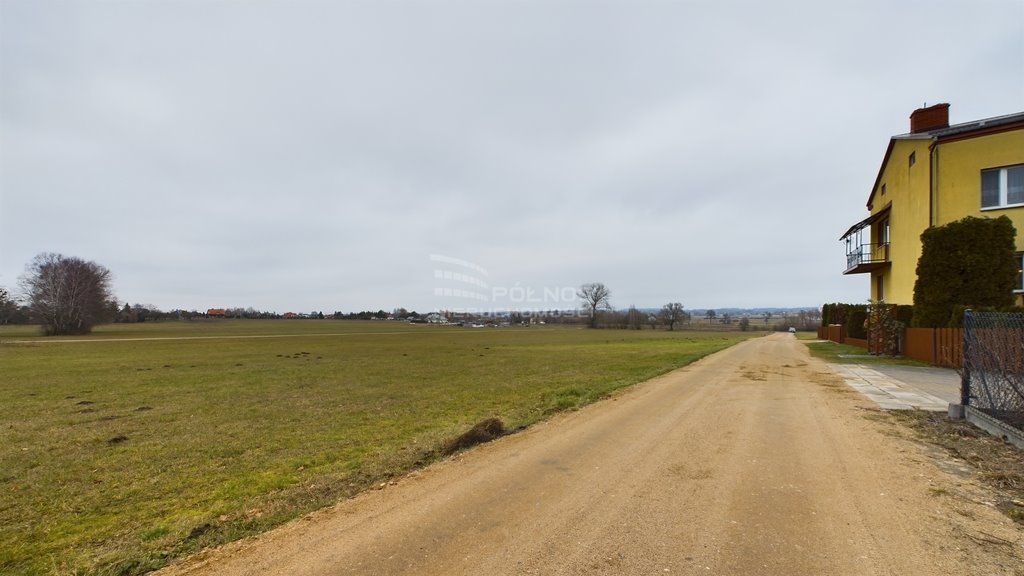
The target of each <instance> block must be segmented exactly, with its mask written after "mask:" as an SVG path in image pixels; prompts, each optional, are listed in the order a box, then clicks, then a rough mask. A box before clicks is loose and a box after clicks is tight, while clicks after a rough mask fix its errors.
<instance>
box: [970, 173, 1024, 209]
mask: <svg viewBox="0 0 1024 576" xmlns="http://www.w3.org/2000/svg"><path fill="white" fill-rule="evenodd" d="M1015 168H1016V169H1018V170H1024V164H1016V165H1013V166H1002V167H1000V168H988V169H985V170H982V171H981V178H980V179H981V182H980V183H979V195H978V197H979V201H980V202H984V197H985V191H984V189H982V186H984V181H985V174H986V173H992V172H996V173H998V174H999V199H998V204H993V205H991V206H985V205H984V204H982V206H981V209H982V210H1001V209H1003V208H1016V207H1018V206H1024V202H1015V203H1013V204H1010V203H1009V202H1008V196H1009V191H1010V186H1009V171H1010V170H1013V169H1015Z"/></svg>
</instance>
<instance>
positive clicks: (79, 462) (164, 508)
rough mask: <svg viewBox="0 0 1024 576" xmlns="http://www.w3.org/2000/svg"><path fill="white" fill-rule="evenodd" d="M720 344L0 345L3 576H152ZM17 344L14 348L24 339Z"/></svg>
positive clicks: (708, 336)
mask: <svg viewBox="0 0 1024 576" xmlns="http://www.w3.org/2000/svg"><path fill="white" fill-rule="evenodd" d="M746 336H747V335H744V334H741V333H720V332H702V333H693V332H665V331H618V330H614V331H613V330H581V329H576V328H561V327H546V328H545V327H530V328H501V329H496V328H481V329H473V328H454V327H432V326H421V325H409V324H400V323H390V322H340V321H214V322H168V323H160V324H152V325H121V326H104V327H101V328H100V329H98V330H97V332H96V333H95V334H93V335H90V336H88V337H85V338H79V339H76V340H81V341H76V342H62V341H59V340H57V339H46V340H45V341H43V340H42V339H37V338H36V335H35V333H34V332H33V331H32V330H31V329H29V330H28V331H26V330H25V329H24V328H23V327H13V328H10V327H4V328H3V330H0V341H3V343H2V344H0V366H3V370H2V372H0V397H2V398H3V399H4V402H3V403H2V404H0V434H2V438H3V441H2V442H0V573H3V574H140V573H144V572H146V571H149V570H152V569H154V568H156V567H159V566H161V565H163V564H165V563H166V562H167V560H168V559H170V558H173V557H178V556H181V555H184V554H188V553H190V552H193V551H196V550H198V549H200V548H202V547H205V546H212V545H216V544H220V543H223V542H227V541H230V540H234V539H237V538H240V537H243V536H246V535H250V534H253V533H256V532H260V531H263V530H266V529H268V528H270V527H273V526H276V525H278V524H280V523H282V522H285V521H287V520H289V519H291V518H295V517H296V516H299V515H302V514H304V513H307V512H309V511H312V510H315V509H318V508H321V507H323V506H326V505H329V504H331V503H333V502H336V501H338V500H339V499H342V498H345V497H348V496H351V495H353V494H355V493H357V492H359V491H361V490H364V489H366V488H367V487H368V486H370V485H372V484H374V483H378V482H380V481H382V480H385V479H387V478H391V477H394V476H396V475H399V474H402V473H404V472H406V471H408V470H410V469H412V468H415V467H417V466H422V465H424V464H426V463H428V462H430V461H432V460H434V459H437V458H438V457H439V456H438V452H439V448H440V447H441V446H442V445H444V443H445V442H447V441H449V440H450V439H452V438H454V437H456V436H458V435H459V434H461V433H462V432H464V431H466V430H467V429H469V428H470V427H471V426H472V425H473V424H474V423H477V422H480V421H481V420H484V419H486V418H492V417H493V418H500V419H501V420H502V421H503V422H504V423H505V424H506V425H507V426H508V428H510V429H516V428H520V427H523V426H528V425H530V424H532V423H534V422H537V421H538V420H540V419H543V418H545V417H546V416H548V415H550V414H552V413H554V412H557V411H560V410H572V409H575V408H578V407H580V406H583V405H585V404H587V403H589V402H593V401H594V400H597V399H599V398H602V397H604V396H606V395H607V394H609V393H610V392H612V391H614V390H617V389H620V388H622V387H624V386H628V385H631V384H634V383H636V382H640V381H643V380H646V379H649V378H651V377H653V376H656V375H658V374H662V373H664V372H667V371H669V370H672V369H674V368H677V367H679V366H682V365H685V364H687V363H689V362H692V361H693V360H695V359H698V358H700V357H702V356H704V355H706V354H709V353H711V352H714V351H717V350H720V349H723V348H725V347H728V346H730V345H732V344H734V343H736V342H738V341H740V340H742V339H743V338H744V337H746ZM12 341H18V342H17V343H12Z"/></svg>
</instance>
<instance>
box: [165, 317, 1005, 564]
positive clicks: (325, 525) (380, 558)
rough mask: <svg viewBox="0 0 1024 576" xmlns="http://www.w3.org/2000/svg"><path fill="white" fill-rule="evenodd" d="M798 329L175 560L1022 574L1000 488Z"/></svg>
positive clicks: (199, 561)
mask: <svg viewBox="0 0 1024 576" xmlns="http://www.w3.org/2000/svg"><path fill="white" fill-rule="evenodd" d="M883 420H884V419H882V418H880V417H879V412H878V411H877V410H876V409H874V408H873V407H871V406H870V405H869V404H868V403H867V402H865V401H863V400H862V399H860V397H859V396H857V395H856V394H855V393H853V392H851V391H850V390H849V389H847V388H846V387H845V385H843V384H842V383H841V381H840V380H839V379H838V378H837V377H835V376H834V375H832V374H831V373H829V371H828V368H827V366H825V365H824V364H822V363H821V362H819V361H818V360H815V359H812V358H810V357H809V355H808V354H807V352H806V348H805V347H804V346H803V345H802V344H800V343H799V342H797V341H796V340H795V339H794V338H793V337H792V336H791V335H789V334H778V335H774V336H770V337H767V338H759V339H756V340H752V341H748V342H746V343H743V344H740V345H738V346H735V347H733V348H731V349H729V350H726V351H723V352H720V353H718V354H716V355H714V356H711V357H708V358H705V359H704V360H702V361H700V362H698V363H696V364H693V365H691V366H689V367H687V368H684V369H681V370H678V371H676V372H673V373H671V374H668V375H666V376H663V377H660V378H657V379H655V380H652V381H650V382H647V383H644V384H642V385H640V386H637V387H634V388H632V389H630V390H628V391H626V392H624V393H622V394H620V395H618V396H617V397H615V398H613V399H609V400H607V401H604V402H601V403H599V404H597V405H594V406H591V407H588V408H586V409H584V410H580V411H579V412H575V413H572V414H568V415H564V416H560V417H557V418H555V419H554V420H552V421H550V422H548V423H545V424H541V425H539V426H536V427H534V428H531V429H530V430H528V431H526V432H524V433H520V434H517V435H514V436H510V437H506V438H504V439H501V440H499V441H497V442H494V443H491V444H488V445H485V446H481V447H479V448H477V449H475V450H473V451H471V452H469V453H466V454H464V455H462V456H459V457H456V458H454V459H452V460H449V461H446V462H443V463H441V464H439V465H435V466H432V467H430V468H429V469H427V470H424V471H422V472H419V473H415V474H413V475H411V476H409V477H407V478H404V479H402V480H401V481H400V482H398V483H397V484H395V485H392V486H388V487H387V488H385V489H382V490H377V491H371V492H369V493H366V494H363V495H362V496H360V497H357V498H355V499H352V500H350V501H347V502H344V503H342V504H340V505H338V506H336V507H335V508H332V509H330V510H326V511H323V512H320V513H317V514H314V515H311V516H310V517H307V518H304V519H300V520H297V521H295V522H292V523H291V524H288V525H287V526H284V527H283V528H281V529H279V530H276V531H274V532H271V533H268V534H265V535H263V536H260V537H258V538H254V539H251V540H247V541H244V542H241V543H237V544H234V545H230V546H226V547H224V548H222V549H218V550H214V551H208V552H205V553H203V554H201V555H200V556H197V557H195V558H192V559H190V560H188V561H186V562H185V563H183V564H181V565H177V566H172V567H171V568H170V569H167V570H165V571H164V573H165V574H167V575H172V574H173V575H178V574H188V575H190V576H195V575H200V574H217V575H239V574H261V575H262V574H287V575H296V576H297V575H309V576H326V575H341V574H416V575H429V574H437V575H442V574H444V575H449V574H486V575H491V574H616V575H618V574H780V575H782V574H785V575H799V574H807V575H812V574H813V575H818V574H830V575H844V574H857V575H862V574H898V575H907V574H922V575H933V574H1024V535H1022V531H1021V530H1020V529H1019V528H1018V527H1017V526H1016V525H1014V524H1013V523H1012V522H1011V521H1010V520H1008V519H1007V518H1006V517H1005V516H1003V515H1002V514H1000V513H999V512H997V511H996V510H994V509H993V508H992V506H990V505H988V504H986V499H987V498H989V496H990V495H989V494H988V493H986V492H985V490H984V489H982V488H980V487H979V486H977V485H976V484H974V483H973V482H972V481H971V480H970V479H969V478H966V477H964V476H963V475H962V474H961V475H955V474H953V473H950V472H946V471H944V470H947V469H948V470H953V471H954V472H955V471H956V465H955V463H953V465H952V466H951V465H950V463H949V462H937V461H936V460H935V458H936V456H934V455H930V453H929V452H928V451H927V450H926V449H925V448H923V447H922V446H920V445H918V444H916V443H914V442H912V441H910V440H908V439H906V438H904V437H902V435H901V433H900V430H899V429H898V428H897V427H896V426H895V425H894V424H892V423H890V422H886V421H883Z"/></svg>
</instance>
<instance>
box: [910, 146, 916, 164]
mask: <svg viewBox="0 0 1024 576" xmlns="http://www.w3.org/2000/svg"><path fill="white" fill-rule="evenodd" d="M908 160H909V162H910V165H911V166H913V165H914V164H916V163H917V150H914V151H913V152H911V153H910V158H909V159H908Z"/></svg>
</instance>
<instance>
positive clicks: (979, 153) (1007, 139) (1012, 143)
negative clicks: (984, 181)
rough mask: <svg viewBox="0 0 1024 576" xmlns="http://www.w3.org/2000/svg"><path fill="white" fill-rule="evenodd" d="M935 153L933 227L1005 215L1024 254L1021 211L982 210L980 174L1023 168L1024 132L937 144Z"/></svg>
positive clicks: (1003, 133) (1023, 213)
mask: <svg viewBox="0 0 1024 576" xmlns="http://www.w3.org/2000/svg"><path fill="white" fill-rule="evenodd" d="M936 151H937V154H936V160H935V163H936V173H937V175H938V177H937V178H936V186H935V192H936V201H935V225H937V226H941V225H943V224H948V223H950V222H954V221H956V220H959V219H961V218H963V217H965V216H977V217H989V218H998V217H999V216H1003V215H1005V216H1007V217H1009V218H1010V220H1013V225H1014V227H1015V228H1016V229H1017V249H1018V250H1024V207H1018V208H996V209H987V210H982V209H981V171H982V170H984V169H987V168H999V167H1001V166H1010V165H1013V164H1024V128H1021V129H1017V130H1014V131H1012V132H1001V133H998V134H991V135H988V136H981V137H977V138H969V139H965V140H956V141H952V142H945V143H940V144H939V145H938V146H937V147H936Z"/></svg>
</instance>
